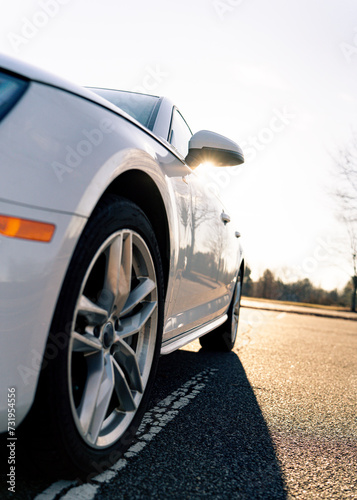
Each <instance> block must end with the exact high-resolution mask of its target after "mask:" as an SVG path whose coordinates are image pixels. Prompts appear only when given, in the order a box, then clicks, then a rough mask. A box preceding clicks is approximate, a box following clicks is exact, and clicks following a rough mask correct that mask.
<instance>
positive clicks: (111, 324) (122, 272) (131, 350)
mask: <svg viewBox="0 0 357 500" xmlns="http://www.w3.org/2000/svg"><path fill="white" fill-rule="evenodd" d="M163 294H164V280H163V272H162V265H161V259H160V253H159V249H158V245H157V242H156V238H155V234H154V232H153V230H152V227H151V225H150V223H149V221H148V219H147V218H146V216H145V215H144V213H143V212H142V211H141V210H140V209H139V208H138V207H137V206H136V205H134V204H133V203H131V202H130V201H128V200H125V199H122V198H121V199H118V198H114V197H110V198H108V199H107V200H106V201H105V202H104V203H101V205H100V206H99V207H98V209H97V210H96V212H95V213H94V215H93V216H92V218H91V219H90V220H89V222H88V224H87V226H86V229H85V231H84V233H83V235H82V237H81V239H80V241H79V244H78V246H77V248H76V251H75V254H74V256H73V259H72V261H71V264H70V267H69V270H68V273H67V276H66V279H65V282H64V285H63V288H62V292H61V295H60V299H59V303H58V306H57V309H56V313H55V316H54V320H53V325H52V333H51V335H50V340H49V342H48V345H47V350H46V355H45V361H44V369H43V371H42V374H41V378H40V384H39V389H38V393H37V396H36V401H35V406H34V409H33V411H32V412H31V415H30V419H29V420H30V422H29V425H31V423H32V424H34V425H37V427H38V423H39V422H38V421H37V424H35V422H34V421H36V419H38V418H40V419H41V427H42V426H44V428H41V437H40V438H39V439H40V442H41V446H39V443H38V441H37V443H36V447H37V449H38V448H40V449H41V447H42V448H44V450H45V451H46V449H47V452H48V453H46V460H45V461H42V463H43V464H45V465H46V468H51V469H52V470H53V468H54V467H56V468H57V470H71V471H73V472H74V473H75V474H77V475H79V476H81V477H83V476H84V477H85V476H86V475H87V474H88V473H90V472H91V471H97V472H99V471H101V470H104V469H105V468H107V467H109V466H110V465H112V464H113V463H115V462H116V461H117V460H118V459H119V458H120V456H121V455H122V454H123V453H124V451H125V450H126V449H127V448H128V447H129V445H130V443H131V440H132V438H133V436H134V435H135V432H136V429H137V427H138V426H139V424H140V421H141V418H142V416H143V414H144V411H145V408H146V405H147V403H148V399H149V393H150V389H151V386H152V384H153V379H154V374H155V370H156V366H157V361H158V357H159V353H160V347H161V339H162V328H163V300H164V299H163ZM56 340H57V345H63V347H62V348H60V349H57V350H58V352H57V354H56V356H55V357H53V356H52V357H51V355H50V353H51V351H53V343H56ZM51 358H52V359H51ZM41 412H44V415H40V414H41ZM42 436H43V437H44V438H42ZM37 440H38V438H37ZM51 459H52V460H51Z"/></svg>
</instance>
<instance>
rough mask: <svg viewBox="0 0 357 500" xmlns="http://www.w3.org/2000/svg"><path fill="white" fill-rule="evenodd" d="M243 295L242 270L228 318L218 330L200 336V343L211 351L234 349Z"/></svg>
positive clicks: (238, 277)
mask: <svg viewBox="0 0 357 500" xmlns="http://www.w3.org/2000/svg"><path fill="white" fill-rule="evenodd" d="M241 295H242V270H240V271H239V273H238V276H237V282H236V285H235V288H234V292H233V297H232V302H231V304H230V306H229V309H228V313H227V314H228V318H227V320H226V321H225V322H224V323H223V325H221V326H220V327H219V328H217V329H216V330H214V331H212V332H209V333H207V334H206V335H204V336H203V337H200V344H201V346H202V347H203V348H204V349H207V350H211V351H224V352H229V351H231V350H232V349H233V347H234V344H235V341H236V338H237V333H238V323H239V312H240V299H241Z"/></svg>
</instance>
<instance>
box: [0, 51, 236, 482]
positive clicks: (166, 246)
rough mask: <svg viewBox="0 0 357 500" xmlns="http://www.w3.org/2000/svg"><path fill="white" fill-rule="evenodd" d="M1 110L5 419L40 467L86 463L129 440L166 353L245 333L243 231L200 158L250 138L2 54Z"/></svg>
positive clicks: (223, 342)
mask: <svg viewBox="0 0 357 500" xmlns="http://www.w3.org/2000/svg"><path fill="white" fill-rule="evenodd" d="M0 120H1V121H0V158H1V163H0V173H1V182H0V256H1V258H0V299H1V302H0V356H1V358H0V380H1V386H0V432H1V433H3V434H5V435H6V434H7V433H8V432H10V431H11V432H15V430H14V422H15V421H14V420H13V417H14V415H15V413H16V427H18V426H19V429H18V431H19V433H22V434H21V436H22V438H21V439H22V440H26V441H28V447H29V449H30V450H31V451H32V452H33V453H36V451H34V450H37V452H38V456H37V458H36V460H37V465H38V467H40V468H41V467H42V468H46V467H47V468H48V469H51V470H52V471H53V470H56V472H57V473H58V474H60V473H61V471H68V470H71V471H72V472H73V473H75V474H77V475H80V476H85V475H86V474H88V473H89V472H90V471H91V470H92V469H93V464H94V463H101V464H109V465H110V464H112V463H114V462H115V461H116V460H118V458H119V457H120V456H121V454H122V453H123V452H124V451H125V450H126V449H127V448H128V446H129V445H130V442H131V439H132V437H133V436H134V435H135V432H136V429H137V427H138V425H139V423H140V420H141V419H142V416H143V414H144V411H145V408H146V406H147V403H148V401H149V395H150V390H151V386H152V385H153V379H154V376H155V370H156V366H157V362H158V358H159V355H160V353H161V354H167V353H170V352H172V351H174V350H175V349H178V348H180V347H182V346H183V345H185V344H187V343H188V342H191V341H192V340H194V339H196V338H198V337H200V341H201V344H202V346H203V347H205V348H210V349H220V350H230V349H232V347H233V345H234V342H235V338H236V334H237V327H238V317H239V304H240V295H241V286H242V279H243V272H244V261H243V256H242V249H241V246H240V241H239V239H238V238H239V233H238V232H237V231H236V229H237V228H235V227H233V223H229V222H230V217H229V215H228V214H227V213H226V211H225V209H224V207H223V204H222V202H221V201H220V200H219V199H218V198H217V197H215V196H214V195H213V194H212V192H211V191H212V190H209V189H207V188H206V186H205V184H204V183H203V181H202V180H201V179H200V178H199V176H198V175H197V174H196V173H195V170H194V169H195V167H197V166H198V165H199V164H202V163H204V162H206V161H210V162H213V163H215V164H216V165H218V166H220V165H224V166H229V165H237V164H240V163H242V162H243V161H244V158H243V153H242V151H241V149H240V148H239V146H238V145H237V144H236V143H234V142H233V141H230V140H229V139H226V138H225V137H223V136H220V135H218V134H214V133H213V132H208V131H200V132H198V133H196V134H194V135H192V133H191V130H190V128H189V127H188V125H187V123H186V122H185V120H184V119H183V117H182V115H181V114H180V112H179V111H178V109H177V108H176V107H175V106H174V105H172V103H171V102H170V101H169V100H167V99H166V98H159V97H155V96H149V95H143V94H135V93H129V92H120V91H110V90H103V89H92V90H89V89H84V88H81V87H77V86H75V85H72V84H70V83H68V82H66V81H63V80H61V79H59V78H57V77H55V76H53V75H51V74H47V73H45V72H43V71H41V70H38V69H36V68H33V67H32V66H29V65H26V64H24V63H22V62H19V61H17V60H14V59H12V58H8V57H5V56H1V57H0ZM201 168H202V167H201ZM9 398H10V399H9ZM8 401H10V402H12V403H14V402H15V404H12V405H11V411H10V413H9V412H8V410H9V407H8ZM10 422H12V423H10ZM20 424H21V425H20ZM16 432H17V430H16ZM12 435H14V434H12Z"/></svg>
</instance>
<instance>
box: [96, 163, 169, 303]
mask: <svg viewBox="0 0 357 500" xmlns="http://www.w3.org/2000/svg"><path fill="white" fill-rule="evenodd" d="M108 194H114V195H117V196H122V197H123V198H126V199H128V200H130V201H132V202H133V203H135V204H136V205H138V207H139V208H141V210H142V211H143V212H144V213H145V215H146V216H147V218H148V219H149V221H150V223H151V225H152V227H153V230H154V233H155V236H156V239H157V242H158V245H159V249H160V254H161V259H162V266H163V271H164V280H165V293H166V291H167V286H168V278H169V267H170V232H169V223H168V219H167V214H166V209H165V204H164V201H163V198H162V196H161V193H160V190H159V188H158V187H157V185H156V184H155V182H154V181H153V179H152V178H151V177H150V175H148V174H147V173H145V172H143V171H142V170H137V169H135V170H128V171H125V172H123V173H122V174H120V175H119V176H118V177H117V178H116V179H114V181H113V182H112V183H111V184H110V185H109V186H108V187H107V189H106V190H105V191H104V193H103V194H102V196H101V198H100V200H101V199H102V198H103V197H105V196H106V195H108ZM100 200H98V203H99V202H100ZM98 203H97V205H98Z"/></svg>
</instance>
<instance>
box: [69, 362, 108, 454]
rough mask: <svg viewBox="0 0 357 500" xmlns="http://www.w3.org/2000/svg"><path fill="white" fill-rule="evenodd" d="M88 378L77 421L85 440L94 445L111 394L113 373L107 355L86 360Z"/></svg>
mask: <svg viewBox="0 0 357 500" xmlns="http://www.w3.org/2000/svg"><path fill="white" fill-rule="evenodd" d="M87 361H88V378H87V381H86V385H85V387H84V391H83V396H82V402H81V405H80V408H79V415H78V416H79V420H80V423H81V427H82V430H83V433H84V434H85V436H86V438H87V439H88V440H89V441H90V442H92V443H93V444H95V443H96V441H97V439H98V436H99V433H100V430H101V428H102V426H103V422H104V419H105V416H106V413H107V410H108V406H109V403H110V400H111V397H112V394H113V388H114V372H113V364H112V359H111V356H110V355H109V354H107V355H105V356H103V354H102V353H100V355H94V356H90V357H88V358H87Z"/></svg>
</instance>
